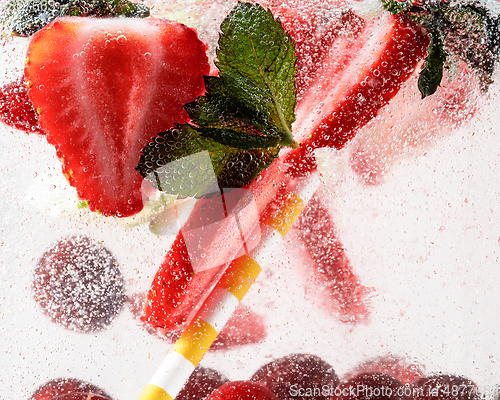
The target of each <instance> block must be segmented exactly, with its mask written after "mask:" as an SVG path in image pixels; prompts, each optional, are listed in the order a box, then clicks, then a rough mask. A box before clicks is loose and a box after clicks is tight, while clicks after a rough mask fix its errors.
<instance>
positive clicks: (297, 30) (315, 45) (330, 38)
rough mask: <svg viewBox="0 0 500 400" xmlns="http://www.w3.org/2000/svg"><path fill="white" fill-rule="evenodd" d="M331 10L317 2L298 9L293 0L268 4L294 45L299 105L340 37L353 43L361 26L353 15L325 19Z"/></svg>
mask: <svg viewBox="0 0 500 400" xmlns="http://www.w3.org/2000/svg"><path fill="white" fill-rule="evenodd" d="M336 3H340V2H336ZM337 5H340V4H337ZM331 6H332V5H331V3H329V4H328V5H326V7H325V5H324V4H322V3H320V2H314V1H307V2H304V3H303V4H301V5H300V7H297V4H296V2H295V1H293V0H284V1H279V2H272V4H271V10H272V12H273V14H274V15H275V16H276V17H278V18H279V19H280V21H281V23H282V24H283V28H285V30H286V31H287V32H288V33H289V34H290V37H291V38H292V39H293V41H294V42H295V54H296V56H297V63H296V67H297V76H296V80H295V83H296V86H297V101H298V102H299V103H300V102H301V101H302V100H303V98H304V97H305V96H306V95H307V89H308V87H309V86H310V85H311V84H313V83H314V81H315V78H316V77H317V73H318V70H319V69H320V67H321V66H322V64H323V62H324V60H325V58H326V57H327V56H328V53H329V49H330V48H331V47H332V45H334V43H339V42H340V40H339V37H340V36H350V37H351V38H353V39H354V38H355V37H357V36H358V35H359V33H360V32H361V30H362V28H363V26H364V22H363V20H362V19H361V18H359V17H357V16H356V15H355V14H354V13H352V12H343V13H341V14H340V15H338V16H337V17H334V18H331V17H330V18H328V17H327V16H328V15H329V14H331V13H332V10H331ZM337 55H340V53H337Z"/></svg>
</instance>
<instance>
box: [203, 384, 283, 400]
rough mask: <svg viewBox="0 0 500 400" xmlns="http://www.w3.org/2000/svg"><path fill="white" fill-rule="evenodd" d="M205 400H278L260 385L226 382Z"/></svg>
mask: <svg viewBox="0 0 500 400" xmlns="http://www.w3.org/2000/svg"><path fill="white" fill-rule="evenodd" d="M207 400H278V398H277V397H276V396H275V395H274V394H273V393H272V392H271V391H270V390H269V389H268V388H267V387H266V386H264V385H263V384H262V383H258V382H250V381H234V382H228V383H225V384H224V385H222V386H221V387H219V388H218V389H216V390H215V391H214V392H212V394H211V395H210V396H209V397H208V399H207Z"/></svg>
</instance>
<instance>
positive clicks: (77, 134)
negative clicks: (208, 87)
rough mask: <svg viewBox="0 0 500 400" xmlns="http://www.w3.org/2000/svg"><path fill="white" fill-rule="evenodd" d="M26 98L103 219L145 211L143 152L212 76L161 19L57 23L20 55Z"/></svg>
mask: <svg viewBox="0 0 500 400" xmlns="http://www.w3.org/2000/svg"><path fill="white" fill-rule="evenodd" d="M27 57H28V62H27V65H26V68H25V76H26V79H27V80H28V81H29V84H30V90H29V96H30V99H31V100H32V102H33V104H34V106H35V109H36V110H37V113H38V114H39V115H40V116H39V120H40V125H41V126H42V128H43V130H44V131H45V132H46V133H47V140H48V141H49V143H51V144H53V145H54V146H55V147H56V150H57V155H58V156H59V158H60V159H61V160H62V162H63V171H64V173H65V175H66V176H67V177H68V180H69V182H70V183H71V184H72V185H73V186H75V187H76V189H77V191H78V195H79V196H80V198H81V199H83V200H87V201H88V204H89V207H90V209H91V210H93V211H97V210H98V211H100V212H101V213H102V214H103V215H105V216H109V215H115V216H119V217H126V216H130V215H133V214H135V213H137V212H139V211H140V210H141V209H142V207H143V200H142V196H141V190H140V189H141V182H142V177H141V176H140V174H139V173H138V172H137V171H136V170H135V167H136V165H137V163H138V162H139V158H140V154H141V153H140V152H141V150H142V148H143V147H144V146H145V145H146V144H147V143H148V142H149V141H150V140H151V139H152V138H153V137H154V136H156V134H158V133H159V132H161V131H165V130H167V129H170V128H172V127H173V125H174V123H176V122H178V123H182V122H184V121H186V120H188V115H187V113H186V112H185V110H184V109H183V105H184V104H186V103H187V102H190V101H193V100H194V99H195V98H196V97H197V96H198V95H201V94H202V93H203V91H204V81H203V75H206V74H208V73H209V71H210V67H209V64H208V58H207V56H206V46H205V45H204V44H203V43H202V42H201V41H200V40H199V39H198V37H197V35H196V32H195V31H194V30H193V29H191V28H188V27H186V26H184V25H182V24H180V23H177V22H172V21H168V20H165V19H153V18H148V19H132V18H128V19H118V18H117V19H93V18H76V17H68V18H61V19H57V20H55V21H54V22H52V23H51V24H49V25H47V26H46V27H45V28H44V29H42V30H40V31H39V32H38V33H36V34H35V35H34V36H33V38H32V39H31V42H30V46H29V49H28V52H27Z"/></svg>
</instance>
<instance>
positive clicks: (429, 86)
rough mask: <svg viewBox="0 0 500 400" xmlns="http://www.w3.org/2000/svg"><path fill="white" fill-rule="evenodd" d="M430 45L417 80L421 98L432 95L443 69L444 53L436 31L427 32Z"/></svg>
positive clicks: (439, 81)
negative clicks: (423, 66)
mask: <svg viewBox="0 0 500 400" xmlns="http://www.w3.org/2000/svg"><path fill="white" fill-rule="evenodd" d="M429 35H430V37H431V43H430V45H429V50H428V55H427V57H426V59H425V68H424V69H423V70H422V72H421V73H420V76H419V78H418V90H419V91H420V94H421V95H422V98H425V97H427V96H430V95H431V94H434V93H435V92H436V90H437V88H438V87H439V85H440V84H441V80H442V79H443V68H444V63H445V61H446V53H445V51H444V47H443V41H442V39H441V34H440V32H439V31H437V30H436V29H432V30H430V31H429Z"/></svg>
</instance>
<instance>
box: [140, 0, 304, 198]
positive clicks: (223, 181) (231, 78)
mask: <svg viewBox="0 0 500 400" xmlns="http://www.w3.org/2000/svg"><path fill="white" fill-rule="evenodd" d="M217 58H218V60H217V61H216V65H217V67H218V68H219V76H217V77H205V88H206V93H205V94H204V95H203V96H200V97H199V98H197V99H196V100H195V101H193V102H191V103H188V104H186V105H185V106H184V108H185V109H186V111H187V112H188V114H189V117H190V118H191V121H190V122H189V123H185V124H183V125H178V126H176V127H175V128H174V129H171V130H169V131H167V132H162V133H160V134H159V135H158V137H157V138H155V139H154V140H153V141H152V142H151V143H149V144H148V145H147V146H146V147H145V148H144V149H143V154H142V156H141V159H140V162H139V164H138V166H137V168H136V169H137V170H138V171H139V172H140V173H141V175H142V176H143V177H144V178H146V179H149V180H151V181H152V182H153V184H154V185H156V187H157V188H158V189H159V190H161V191H164V192H166V193H169V194H175V195H178V196H179V198H184V197H201V196H203V195H204V194H205V193H207V188H206V187H205V186H206V185H207V184H208V178H207V176H206V170H205V169H203V168H201V164H200V165H199V166H198V165H197V164H196V157H197V154H199V153H200V154H201V153H202V152H205V151H207V152H208V153H209V155H210V159H211V162H212V166H213V171H214V172H215V175H216V178H217V183H218V185H219V187H220V188H235V187H242V186H246V185H248V184H249V183H250V182H251V181H252V180H253V179H255V178H256V177H257V175H258V174H259V173H260V172H261V171H262V170H263V169H264V168H266V167H268V166H269V165H270V164H271V162H272V161H273V160H274V159H275V158H276V157H277V156H278V154H279V151H280V148H281V147H282V146H292V147H297V146H298V145H297V143H296V142H295V141H294V140H293V138H292V136H291V126H292V123H293V121H294V120H295V105H296V88H295V74H296V68H295V62H296V58H295V48H294V44H293V42H292V40H291V38H290V36H289V35H288V33H286V32H285V30H284V29H283V27H282V25H281V22H280V21H279V20H275V19H274V17H273V16H272V14H271V12H270V11H269V10H267V9H265V8H264V7H262V6H260V5H258V4H250V3H244V2H240V3H238V4H237V5H236V6H235V7H234V8H233V10H232V11H231V12H230V14H229V15H228V16H227V17H226V19H225V20H224V21H223V22H222V24H221V34H220V38H219V46H218V49H217ZM185 157H189V160H191V161H192V162H191V161H190V162H189V163H188V164H186V168H187V170H186V168H184V170H183V171H182V176H180V175H179V176H174V177H169V176H165V174H167V175H168V174H172V173H173V174H174V175H176V174H177V173H176V172H172V171H171V170H169V169H168V168H167V169H165V168H164V167H165V166H167V165H168V164H169V163H172V162H174V161H178V160H181V159H182V158H185ZM187 159H188V158H186V160H187ZM165 171H167V172H165ZM162 174H163V175H164V176H161V175H162ZM186 176H188V177H189V178H187V179H186ZM183 177H184V178H183Z"/></svg>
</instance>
